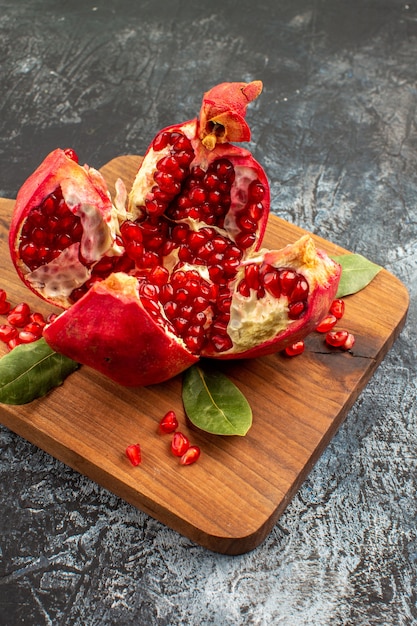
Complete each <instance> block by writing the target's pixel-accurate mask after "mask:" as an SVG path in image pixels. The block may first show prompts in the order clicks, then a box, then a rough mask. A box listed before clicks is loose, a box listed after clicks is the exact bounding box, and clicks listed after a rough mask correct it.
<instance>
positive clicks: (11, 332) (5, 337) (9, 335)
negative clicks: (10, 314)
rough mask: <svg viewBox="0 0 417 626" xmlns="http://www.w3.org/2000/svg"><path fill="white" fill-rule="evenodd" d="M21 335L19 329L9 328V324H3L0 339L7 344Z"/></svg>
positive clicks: (0, 327)
mask: <svg viewBox="0 0 417 626" xmlns="http://www.w3.org/2000/svg"><path fill="white" fill-rule="evenodd" d="M18 334H19V332H18V330H17V328H15V327H14V326H9V324H1V326H0V339H1V341H4V342H5V343H8V342H9V341H10V340H11V339H14V338H15V337H17V335H18Z"/></svg>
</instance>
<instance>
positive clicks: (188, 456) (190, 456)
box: [180, 446, 201, 465]
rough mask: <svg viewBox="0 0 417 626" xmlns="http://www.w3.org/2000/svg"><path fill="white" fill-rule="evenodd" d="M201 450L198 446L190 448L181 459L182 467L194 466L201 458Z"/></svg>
mask: <svg viewBox="0 0 417 626" xmlns="http://www.w3.org/2000/svg"><path fill="white" fill-rule="evenodd" d="M200 454H201V451H200V448H199V447H198V446H190V447H189V448H188V450H186V452H184V454H183V455H182V456H181V458H180V465H192V463H195V462H196V461H197V460H198V459H199V458H200Z"/></svg>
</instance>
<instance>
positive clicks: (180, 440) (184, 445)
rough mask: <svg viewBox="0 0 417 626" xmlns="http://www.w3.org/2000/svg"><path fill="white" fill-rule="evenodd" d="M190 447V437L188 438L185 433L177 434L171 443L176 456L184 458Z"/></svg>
mask: <svg viewBox="0 0 417 626" xmlns="http://www.w3.org/2000/svg"><path fill="white" fill-rule="evenodd" d="M189 447H190V442H189V439H188V437H186V436H185V435H184V434H183V433H180V432H176V433H174V436H173V438H172V441H171V452H172V454H174V455H175V456H180V457H181V456H183V454H185V453H186V452H187V450H188V448H189Z"/></svg>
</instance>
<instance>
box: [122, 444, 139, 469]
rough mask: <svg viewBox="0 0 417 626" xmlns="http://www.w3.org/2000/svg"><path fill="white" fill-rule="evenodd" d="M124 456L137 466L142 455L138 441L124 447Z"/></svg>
mask: <svg viewBox="0 0 417 626" xmlns="http://www.w3.org/2000/svg"><path fill="white" fill-rule="evenodd" d="M126 456H127V458H128V459H129V461H130V462H131V463H132V465H133V466H135V467H136V466H137V465H139V464H140V462H141V461H142V455H141V451H140V445H139V444H138V443H132V444H131V445H130V446H127V448H126Z"/></svg>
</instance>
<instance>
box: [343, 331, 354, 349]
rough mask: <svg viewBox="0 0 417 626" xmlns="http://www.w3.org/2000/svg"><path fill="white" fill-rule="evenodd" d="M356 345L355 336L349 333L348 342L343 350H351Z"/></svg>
mask: <svg viewBox="0 0 417 626" xmlns="http://www.w3.org/2000/svg"><path fill="white" fill-rule="evenodd" d="M354 344H355V336H354V335H353V334H352V333H348V336H347V337H346V341H345V343H344V344H343V346H342V348H343V350H351V349H352V348H353V346H354Z"/></svg>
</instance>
